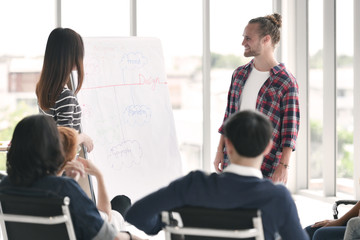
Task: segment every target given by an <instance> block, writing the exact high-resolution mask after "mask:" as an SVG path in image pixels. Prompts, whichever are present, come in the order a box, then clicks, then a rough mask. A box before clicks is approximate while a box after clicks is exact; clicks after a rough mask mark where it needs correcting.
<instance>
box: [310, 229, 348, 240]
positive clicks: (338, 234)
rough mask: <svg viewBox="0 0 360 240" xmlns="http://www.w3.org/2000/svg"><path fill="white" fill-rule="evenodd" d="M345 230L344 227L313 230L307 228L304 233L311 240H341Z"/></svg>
mask: <svg viewBox="0 0 360 240" xmlns="http://www.w3.org/2000/svg"><path fill="white" fill-rule="evenodd" d="M345 229H346V227H345V226H338V227H315V228H313V227H311V226H307V227H306V228H305V231H306V232H307V234H308V235H309V237H310V239H311V240H343V239H344V233H345Z"/></svg>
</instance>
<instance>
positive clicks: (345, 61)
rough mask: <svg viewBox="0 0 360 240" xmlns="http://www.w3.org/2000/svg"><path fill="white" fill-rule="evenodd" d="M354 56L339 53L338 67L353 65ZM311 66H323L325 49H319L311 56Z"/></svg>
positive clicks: (316, 67)
mask: <svg viewBox="0 0 360 240" xmlns="http://www.w3.org/2000/svg"><path fill="white" fill-rule="evenodd" d="M353 62H354V58H353V57H352V56H348V55H339V56H337V58H336V64H337V67H352V66H353ZM309 67H310V68H312V69H319V68H322V67H323V50H322V49H321V50H319V51H317V52H316V53H315V54H314V55H312V56H310V58H309Z"/></svg>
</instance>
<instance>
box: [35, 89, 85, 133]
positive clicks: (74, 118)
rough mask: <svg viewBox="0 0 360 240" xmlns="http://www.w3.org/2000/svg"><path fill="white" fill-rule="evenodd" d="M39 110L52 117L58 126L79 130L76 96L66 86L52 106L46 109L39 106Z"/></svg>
mask: <svg viewBox="0 0 360 240" xmlns="http://www.w3.org/2000/svg"><path fill="white" fill-rule="evenodd" d="M40 112H41V113H43V114H45V115H47V116H51V117H52V118H54V120H55V121H56V124H57V125H58V126H64V127H70V128H74V129H75V130H77V131H79V130H80V124H81V108H80V105H79V102H78V100H77V98H76V97H75V95H74V94H73V93H72V91H71V90H70V89H68V88H67V87H65V88H64V89H63V90H62V92H61V93H60V95H59V97H58V99H57V100H56V102H55V106H54V107H53V108H50V109H49V110H46V111H44V110H42V109H41V108H40Z"/></svg>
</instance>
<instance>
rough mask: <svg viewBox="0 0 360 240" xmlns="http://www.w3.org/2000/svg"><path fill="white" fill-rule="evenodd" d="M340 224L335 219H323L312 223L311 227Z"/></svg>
mask: <svg viewBox="0 0 360 240" xmlns="http://www.w3.org/2000/svg"><path fill="white" fill-rule="evenodd" d="M333 226H341V223H340V222H339V221H338V219H337V220H324V221H320V222H316V223H314V224H313V225H312V226H311V227H333Z"/></svg>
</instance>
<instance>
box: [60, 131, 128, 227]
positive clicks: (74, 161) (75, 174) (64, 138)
mask: <svg viewBox="0 0 360 240" xmlns="http://www.w3.org/2000/svg"><path fill="white" fill-rule="evenodd" d="M58 130H59V136H60V141H61V143H62V146H63V150H64V157H65V161H64V163H63V164H62V166H61V168H60V171H59V172H58V176H61V175H63V173H64V171H65V173H66V175H67V176H69V177H71V178H73V179H75V180H76V181H78V180H79V178H80V176H81V177H82V176H84V175H85V173H87V174H90V175H92V176H95V177H96V181H97V186H98V194H97V208H98V210H99V213H100V215H101V217H102V218H103V219H104V220H105V221H108V222H109V223H111V224H112V225H113V226H114V227H115V229H116V230H118V231H124V230H125V224H124V223H125V221H124V217H123V215H122V214H124V211H125V210H127V208H129V207H130V204H131V203H130V199H129V198H128V197H126V196H123V195H122V196H116V197H115V198H114V199H113V200H112V202H110V200H109V196H108V194H107V191H106V188H105V182H104V178H103V175H102V173H101V172H100V170H99V169H98V168H97V167H96V166H95V164H93V163H92V162H91V161H90V160H88V159H84V158H82V157H77V156H76V155H77V149H78V146H79V144H80V143H82V141H83V136H84V135H82V134H78V133H77V131H76V130H74V129H72V128H68V127H61V126H59V127H58ZM85 137H86V135H85ZM116 201H121V202H120V204H119V203H117V205H123V206H122V209H121V210H119V209H117V211H116V210H113V209H112V204H111V203H113V205H114V204H115V202H116ZM121 203H122V204H121Z"/></svg>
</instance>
